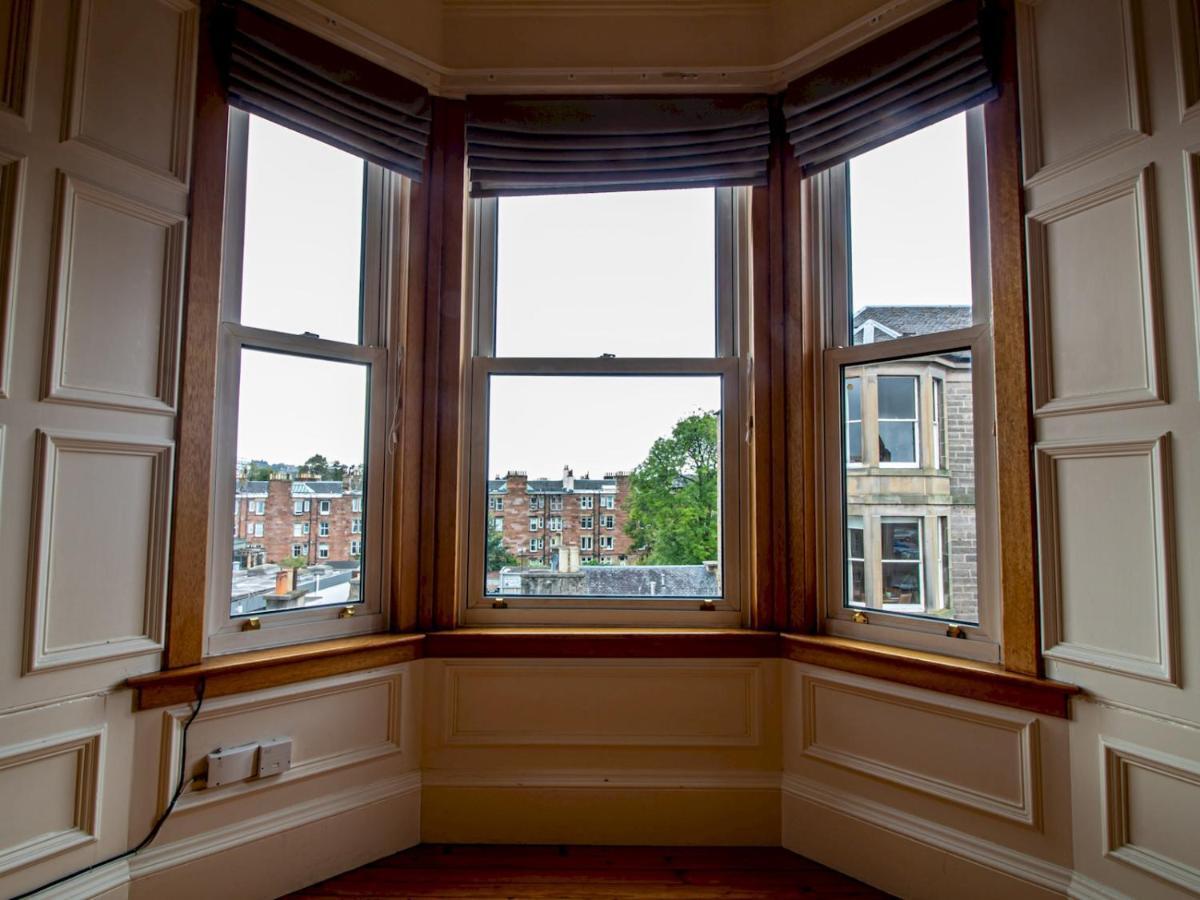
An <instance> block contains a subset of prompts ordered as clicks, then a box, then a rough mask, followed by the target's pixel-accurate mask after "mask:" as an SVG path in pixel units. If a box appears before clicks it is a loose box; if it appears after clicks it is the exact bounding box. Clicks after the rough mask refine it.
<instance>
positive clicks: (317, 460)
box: [300, 453, 329, 478]
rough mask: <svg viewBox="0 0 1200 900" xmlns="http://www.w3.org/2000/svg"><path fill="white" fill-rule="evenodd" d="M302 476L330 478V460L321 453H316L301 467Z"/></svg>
mask: <svg viewBox="0 0 1200 900" xmlns="http://www.w3.org/2000/svg"><path fill="white" fill-rule="evenodd" d="M300 474H301V475H312V476H313V477H314V478H327V477H329V460H327V459H326V458H325V457H324V456H322V455H321V454H320V453H314V454H313V455H312V456H310V457H309V458H308V459H306V460H305V461H304V465H302V466H301V467H300Z"/></svg>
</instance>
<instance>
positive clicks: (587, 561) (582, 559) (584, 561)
mask: <svg viewBox="0 0 1200 900" xmlns="http://www.w3.org/2000/svg"><path fill="white" fill-rule="evenodd" d="M579 561H580V562H581V563H582V564H583V565H585V566H586V565H590V564H591V562H592V557H591V555H590V554H589V555H587V556H581V557H579Z"/></svg>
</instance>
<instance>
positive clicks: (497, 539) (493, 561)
mask: <svg viewBox="0 0 1200 900" xmlns="http://www.w3.org/2000/svg"><path fill="white" fill-rule="evenodd" d="M517 563H518V560H517V558H516V557H515V556H513V555H512V554H511V553H509V552H508V551H507V550H505V549H504V539H503V537H502V536H501V534H500V532H499V531H497V530H496V529H495V528H493V527H492V523H491V520H490V519H489V520H488V533H487V570H488V571H489V572H498V571H500V570H501V569H503V568H504V567H505V566H515V565H516V564H517Z"/></svg>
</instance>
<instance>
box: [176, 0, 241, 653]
mask: <svg viewBox="0 0 1200 900" xmlns="http://www.w3.org/2000/svg"><path fill="white" fill-rule="evenodd" d="M214 9H215V3H205V4H204V7H203V10H202V12H201V16H200V42H199V57H198V60H197V71H196V118H195V123H194V128H193V141H192V187H191V195H190V197H189V212H190V224H189V239H188V269H187V282H186V284H187V288H186V294H185V295H184V305H183V331H182V335H181V340H180V344H181V355H180V388H179V415H178V418H177V420H176V450H175V491H174V503H173V505H172V518H171V536H172V537H171V558H170V574H169V576H168V582H167V647H166V653H165V655H164V665H165V666H166V667H167V668H168V669H174V668H178V667H179V666H187V665H192V664H195V663H198V662H200V659H201V657H202V656H203V652H204V612H205V585H206V584H207V583H208V541H207V540H206V536H207V535H208V532H209V525H210V523H209V517H210V512H209V510H210V507H209V502H210V498H211V497H212V491H213V471H212V462H213V421H214V415H215V412H216V390H217V343H218V335H219V327H220V318H221V249H222V248H221V245H222V236H223V223H224V217H225V162H226V160H225V157H226V154H227V152H228V149H227V141H228V133H229V108H228V106H227V105H226V102H225V92H224V89H223V88H222V86H221V78H220V71H219V69H218V62H217V51H216V48H215V47H214V46H213V41H212V39H211V35H212V27H211V20H212V16H213V14H214ZM184 538H186V539H184Z"/></svg>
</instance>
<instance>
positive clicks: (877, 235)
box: [849, 113, 972, 344]
mask: <svg viewBox="0 0 1200 900" xmlns="http://www.w3.org/2000/svg"><path fill="white" fill-rule="evenodd" d="M849 193H850V244H851V253H850V257H851V266H850V268H851V278H850V281H851V285H850V296H851V309H850V315H851V325H850V331H851V343H854V344H870V343H874V342H876V341H886V340H892V339H893V338H897V337H906V336H909V335H914V334H930V333H934V332H939V331H950V330H952V329H955V328H966V327H967V326H969V325H970V324H971V297H972V294H971V226H970V214H969V209H968V194H967V122H966V113H960V114H959V115H957V116H953V117H951V118H949V119H946V120H944V121H942V122H938V123H937V124H936V125H930V126H929V127H927V128H923V129H921V130H920V131H916V132H914V133H912V134H910V135H907V136H906V137H902V138H900V139H899V140H895V141H892V142H891V143H889V144H885V145H883V146H882V147H879V148H877V149H875V150H872V151H870V152H868V153H864V154H863V155H862V156H857V157H855V158H854V159H852V160H851V161H850V164H849Z"/></svg>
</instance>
